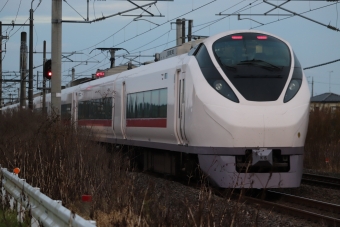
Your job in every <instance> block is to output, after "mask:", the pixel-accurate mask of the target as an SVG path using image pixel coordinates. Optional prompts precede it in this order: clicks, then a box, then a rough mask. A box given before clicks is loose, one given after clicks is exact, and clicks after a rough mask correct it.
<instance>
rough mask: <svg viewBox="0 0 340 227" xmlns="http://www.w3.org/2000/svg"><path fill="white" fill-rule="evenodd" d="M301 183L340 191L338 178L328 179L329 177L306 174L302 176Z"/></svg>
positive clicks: (339, 179)
mask: <svg viewBox="0 0 340 227" xmlns="http://www.w3.org/2000/svg"><path fill="white" fill-rule="evenodd" d="M301 182H302V183H308V184H313V185H322V186H327V187H332V188H336V189H340V178H336V177H328V176H322V175H316V174H309V173H308V174H307V173H305V174H303V175H302V180H301Z"/></svg>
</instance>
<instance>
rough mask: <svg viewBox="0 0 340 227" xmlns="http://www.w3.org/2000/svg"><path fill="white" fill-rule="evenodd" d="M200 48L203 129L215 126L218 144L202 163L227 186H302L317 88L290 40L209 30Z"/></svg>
mask: <svg viewBox="0 0 340 227" xmlns="http://www.w3.org/2000/svg"><path fill="white" fill-rule="evenodd" d="M193 55H194V56H195V58H196V60H197V64H198V66H199V68H200V73H201V75H202V77H201V78H204V79H202V80H201V82H197V81H199V80H200V79H198V80H197V81H196V84H195V89H196V93H197V98H198V100H199V102H200V103H201V105H202V109H204V112H205V119H207V118H209V119H211V121H210V122H209V123H204V122H208V120H203V118H202V119H201V122H202V124H200V125H201V126H200V127H202V131H199V132H201V133H202V135H201V136H203V134H204V133H206V132H203V130H206V131H207V130H208V131H210V132H209V133H206V135H204V138H206V141H214V142H213V143H212V144H209V146H210V147H214V148H215V149H213V151H212V152H210V153H207V154H199V155H198V156H199V162H200V167H201V169H202V170H203V171H204V172H205V173H206V174H207V175H209V177H210V179H211V180H212V181H213V182H215V183H216V184H217V185H218V186H220V187H227V188H228V187H236V188H290V187H298V186H300V182H301V177H302V168H303V153H304V143H305V138H306V134H307V126H308V118H309V102H310V92H309V87H308V83H307V80H306V78H305V76H304V74H303V71H302V67H301V65H300V63H299V60H298V59H297V57H296V55H295V54H294V52H293V50H292V48H291V46H290V45H289V44H288V43H287V42H286V41H284V40H282V39H280V38H278V37H276V36H273V35H270V34H267V33H263V32H258V31H238V32H235V33H224V34H220V35H216V36H213V37H210V38H208V39H207V40H205V41H204V43H202V44H201V45H200V46H199V47H198V48H197V50H196V51H195V52H194V53H193ZM205 124H206V125H205ZM197 129H198V128H196V129H193V130H195V131H196V132H197V131H198V130H197ZM204 141H205V140H204V139H201V140H200V141H197V143H201V145H202V146H206V145H207V144H205V145H204V144H203V143H204Z"/></svg>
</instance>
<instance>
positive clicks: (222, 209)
mask: <svg viewBox="0 0 340 227" xmlns="http://www.w3.org/2000/svg"><path fill="white" fill-rule="evenodd" d="M133 174H136V175H135V176H134V178H135V179H136V180H135V184H136V186H137V187H139V188H141V189H142V188H145V187H146V185H150V182H153V183H152V184H153V185H154V192H156V193H155V194H154V197H155V198H154V199H156V200H158V201H159V202H160V203H162V204H163V205H164V206H166V207H167V208H168V209H169V210H171V207H172V206H173V207H174V209H176V207H178V206H182V207H186V206H187V207H189V206H188V204H190V205H195V204H196V207H197V206H199V201H200V200H202V197H204V195H202V189H199V188H194V187H188V186H186V185H184V184H181V183H179V182H176V181H172V180H166V179H162V178H158V177H154V176H150V175H147V174H142V173H133ZM320 174H321V173H320ZM332 176H335V175H332ZM280 191H281V192H284V193H287V194H294V195H298V196H303V197H307V198H312V199H316V200H321V201H325V202H330V203H336V204H340V196H339V195H340V193H339V191H338V190H332V189H325V188H320V187H315V186H309V185H301V187H299V188H293V189H280ZM157 192H159V194H157ZM164 192H165V193H164ZM205 196H206V197H205V198H203V200H208V196H207V195H205ZM211 201H212V203H213V205H212V206H211V207H212V208H211V209H210V211H207V210H208V209H209V204H208V203H207V204H205V206H207V207H206V209H205V211H207V212H210V213H211V214H213V222H212V223H213V224H214V225H215V226H225V223H231V220H233V217H234V213H235V210H236V209H238V213H237V214H238V215H236V216H235V218H234V226H245V225H247V226H312V227H313V226H318V227H320V226H322V225H320V224H316V223H313V222H310V221H307V220H304V219H301V218H297V217H293V216H291V215H286V214H284V213H277V212H275V211H272V210H270V209H263V208H259V207H257V205H249V204H243V203H238V202H237V201H235V200H228V198H222V197H220V196H217V195H211ZM191 209H192V207H191ZM184 210H185V209H184ZM192 210H193V209H192ZM193 212H194V211H193ZM185 215H188V214H185V211H184V212H183V210H181V211H180V210H179V212H178V214H177V216H176V215H174V216H172V220H173V222H172V223H176V219H177V218H178V220H181V219H183V218H184V219H185V218H187V219H190V218H191V217H190V216H188V217H183V216H185ZM193 216H195V214H194V215H193ZM222 218H223V219H224V220H225V219H228V220H229V222H228V221H226V222H223V224H222V223H221V219H222ZM175 225H176V226H177V224H175ZM178 226H180V225H178Z"/></svg>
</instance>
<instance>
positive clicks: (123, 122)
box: [120, 81, 126, 139]
mask: <svg viewBox="0 0 340 227" xmlns="http://www.w3.org/2000/svg"><path fill="white" fill-rule="evenodd" d="M120 103H121V106H120V126H121V130H122V137H123V139H126V114H125V111H126V85H125V81H123V84H122V92H121V102H120Z"/></svg>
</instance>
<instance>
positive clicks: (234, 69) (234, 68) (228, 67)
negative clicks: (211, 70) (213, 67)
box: [222, 63, 237, 71]
mask: <svg viewBox="0 0 340 227" xmlns="http://www.w3.org/2000/svg"><path fill="white" fill-rule="evenodd" d="M222 65H223V66H224V67H226V68H227V69H230V70H232V71H237V68H236V67H235V66H230V65H226V64H223V63H222Z"/></svg>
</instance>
